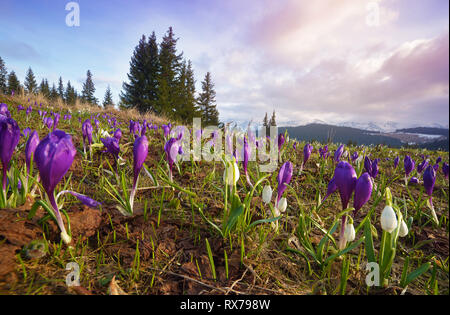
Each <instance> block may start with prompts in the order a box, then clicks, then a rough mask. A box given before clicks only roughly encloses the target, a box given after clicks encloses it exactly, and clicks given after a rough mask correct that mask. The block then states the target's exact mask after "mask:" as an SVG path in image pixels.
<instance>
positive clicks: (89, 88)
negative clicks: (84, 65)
mask: <svg viewBox="0 0 450 315" xmlns="http://www.w3.org/2000/svg"><path fill="white" fill-rule="evenodd" d="M94 93H95V86H94V81H92V73H91V71H90V70H88V71H87V73H86V82H84V84H83V91H82V92H81V99H82V100H83V101H85V102H86V103H89V104H93V105H94V104H97V99H96V98H95V96H94Z"/></svg>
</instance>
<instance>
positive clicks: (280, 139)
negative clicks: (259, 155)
mask: <svg viewBox="0 0 450 315" xmlns="http://www.w3.org/2000/svg"><path fill="white" fill-rule="evenodd" d="M284 140H285V139H284V134H282V133H280V134H279V135H278V150H281V147H282V146H283V144H284Z"/></svg>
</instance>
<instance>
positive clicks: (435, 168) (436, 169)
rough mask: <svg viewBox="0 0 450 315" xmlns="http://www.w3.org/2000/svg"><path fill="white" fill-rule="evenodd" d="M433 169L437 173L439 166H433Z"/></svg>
mask: <svg viewBox="0 0 450 315" xmlns="http://www.w3.org/2000/svg"><path fill="white" fill-rule="evenodd" d="M433 168H434V170H435V171H436V172H437V171H438V170H439V164H438V163H436V164H434V165H433Z"/></svg>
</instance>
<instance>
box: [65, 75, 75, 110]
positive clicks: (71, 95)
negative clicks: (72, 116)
mask: <svg viewBox="0 0 450 315" xmlns="http://www.w3.org/2000/svg"><path fill="white" fill-rule="evenodd" d="M64 99H65V101H66V103H67V104H68V105H75V103H76V101H77V92H76V91H75V88H74V87H73V86H72V84H70V81H67V87H66V91H65V94H64Z"/></svg>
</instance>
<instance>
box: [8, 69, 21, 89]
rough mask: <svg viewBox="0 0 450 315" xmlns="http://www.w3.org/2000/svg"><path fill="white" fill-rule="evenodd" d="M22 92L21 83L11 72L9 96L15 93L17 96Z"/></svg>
mask: <svg viewBox="0 0 450 315" xmlns="http://www.w3.org/2000/svg"><path fill="white" fill-rule="evenodd" d="M21 90H22V87H21V85H20V81H19V79H18V78H17V76H16V73H15V72H14V71H11V72H10V73H9V76H8V91H7V92H8V94H11V93H12V92H14V93H15V94H19V93H20V92H21Z"/></svg>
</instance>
